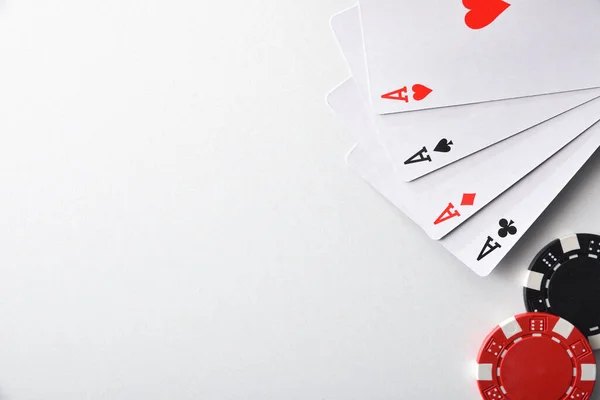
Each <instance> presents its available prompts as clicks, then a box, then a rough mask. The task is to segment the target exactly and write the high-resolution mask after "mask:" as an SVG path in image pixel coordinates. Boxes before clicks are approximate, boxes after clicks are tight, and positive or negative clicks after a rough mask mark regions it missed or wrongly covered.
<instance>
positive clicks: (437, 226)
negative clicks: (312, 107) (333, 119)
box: [329, 80, 600, 239]
mask: <svg viewBox="0 0 600 400" xmlns="http://www.w3.org/2000/svg"><path fill="white" fill-rule="evenodd" d="M329 104H330V105H331V107H332V108H333V109H334V110H335V112H336V113H337V114H338V115H340V117H341V118H342V119H344V120H345V121H346V123H347V124H348V125H360V124H363V125H364V121H368V124H369V129H368V130H369V131H372V132H375V131H376V127H375V124H374V122H373V119H372V113H371V112H369V110H368V108H367V106H366V104H365V103H364V102H363V100H362V98H361V96H360V93H359V91H358V88H357V86H356V84H355V83H354V82H353V81H352V80H349V81H347V82H346V83H344V84H342V85H341V86H340V87H338V88H337V89H336V90H334V91H333V92H332V93H331V94H330V96H329ZM599 119H600V99H597V100H593V101H591V102H589V103H586V104H584V105H582V106H581V107H578V108H577V109H575V110H573V111H570V112H568V113H565V114H562V115H560V116H558V117H556V118H554V119H552V120H550V121H547V122H545V123H543V124H540V125H538V126H536V127H534V128H532V129H529V130H528V131H526V132H523V133H522V134H520V135H517V136H514V137H512V138H510V139H507V140H505V141H503V142H501V143H499V144H497V145H496V146H494V147H492V148H488V149H485V150H482V151H480V152H478V153H476V154H474V155H473V156H471V157H469V158H468V159H464V160H461V161H459V162H456V163H454V164H452V165H450V166H448V167H446V168H444V169H442V170H440V171H438V172H437V173H436V174H433V175H428V176H425V177H423V178H421V179H419V180H416V181H413V182H411V183H410V184H408V186H407V196H406V198H405V199H403V202H404V203H403V204H404V208H405V210H406V213H407V214H408V215H409V216H410V217H411V218H412V219H413V220H414V221H415V222H416V223H418V224H419V225H420V226H421V227H422V228H423V229H424V230H425V232H426V233H427V234H428V235H429V236H430V237H431V238H433V239H440V238H442V237H444V236H445V235H447V234H448V233H450V232H451V231H452V230H454V229H455V228H456V227H458V226H459V225H461V224H462V223H463V222H464V221H466V220H468V219H469V218H470V217H471V216H473V215H475V214H476V213H477V212H478V211H479V210H481V209H482V208H483V207H484V206H486V205H487V204H489V203H490V202H491V201H492V200H494V199H495V198H496V197H498V196H499V195H500V194H502V193H503V192H504V191H506V190H507V189H509V188H510V187H511V186H512V185H514V184H515V183H516V182H518V181H519V180H520V179H521V178H522V177H524V176H526V175H527V174H529V173H530V172H532V171H533V170H534V169H535V168H537V167H538V166H539V165H540V164H542V163H543V162H544V161H545V160H547V159H548V158H550V157H552V155H553V154H555V153H556V152H557V151H558V150H559V149H561V148H562V147H564V146H565V145H567V144H568V143H569V142H571V141H572V140H573V139H575V138H576V137H577V136H579V135H580V134H581V133H582V132H584V131H585V130H586V129H588V128H589V127H590V126H592V125H593V124H594V123H595V122H596V121H598V120H599ZM363 120H364V121H363Z"/></svg>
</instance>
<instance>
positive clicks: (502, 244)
mask: <svg viewBox="0 0 600 400" xmlns="http://www.w3.org/2000/svg"><path fill="white" fill-rule="evenodd" d="M329 102H330V105H331V106H332V108H333V110H334V112H335V113H336V115H337V116H338V118H340V120H341V121H342V122H343V123H344V124H345V125H346V126H347V127H348V128H349V129H350V130H351V131H352V132H353V134H354V135H356V137H357V138H358V144H357V146H356V147H355V149H354V150H353V151H352V152H351V153H350V154H349V156H348V164H349V165H350V167H351V168H353V169H354V170H355V171H356V172H357V173H358V174H359V175H360V176H361V177H362V178H363V179H365V181H366V182H368V183H369V184H370V185H371V186H372V187H373V188H374V189H376V190H377V191H379V192H380V193H381V194H382V195H383V196H384V197H386V198H387V199H388V200H389V201H390V202H391V203H392V204H394V205H395V206H396V207H398V208H399V209H400V210H401V211H403V212H404V213H406V214H407V215H408V216H409V217H411V218H412V213H411V210H410V207H411V206H412V204H413V203H412V202H411V201H410V199H411V198H413V196H415V193H414V190H413V189H414V187H413V186H414V182H413V183H411V182H404V181H403V180H402V179H400V178H399V177H398V176H397V174H396V172H395V171H394V168H393V166H392V164H391V162H390V161H389V159H388V158H387V157H386V154H385V151H384V149H383V148H382V147H381V146H380V144H379V143H378V141H377V137H376V136H377V132H376V128H375V125H374V124H373V121H372V118H371V115H370V114H369V111H368V110H367V108H366V107H365V105H364V102H363V101H362V99H361V98H360V96H359V94H358V89H357V87H356V86H355V85H354V84H353V83H352V81H348V82H346V83H345V84H343V85H342V86H340V87H339V88H338V89H336V90H335V91H334V92H332V94H331V95H330V97H329ZM579 111H581V110H579ZM573 113H576V111H573ZM598 146H600V125H598V124H595V125H593V126H592V127H590V129H588V130H586V131H585V132H583V134H581V135H579V136H577V137H576V138H575V139H574V140H573V141H572V142H570V143H569V144H567V145H566V146H565V147H564V148H563V149H561V150H559V151H558V152H557V153H556V154H555V155H554V156H552V157H551V158H549V159H548V160H547V161H546V162H544V163H543V164H542V165H541V166H539V167H538V168H536V169H534V170H533V171H532V172H531V173H529V174H527V175H526V176H525V177H523V178H522V179H521V180H520V181H519V182H517V183H516V184H515V185H513V186H512V187H511V188H509V189H508V190H507V191H506V192H505V193H504V194H502V195H501V196H499V197H497V198H496V199H495V200H493V201H492V202H491V203H490V204H488V205H487V206H486V207H485V208H483V209H482V210H481V211H480V212H478V213H477V214H475V215H474V216H473V217H472V218H471V219H469V220H468V221H466V222H465V223H464V224H462V225H461V226H460V227H459V228H458V229H456V230H454V231H453V232H451V233H450V234H449V235H447V236H445V237H444V238H442V239H441V240H440V243H441V244H442V245H443V246H444V247H445V248H446V249H447V250H448V251H450V252H451V253H452V254H454V255H455V256H456V257H457V258H458V259H460V260H461V261H462V262H463V263H465V264H466V265H467V266H469V268H471V269H472V270H473V271H475V272H476V273H477V274H479V275H481V276H485V275H488V274H489V273H490V272H491V271H492V270H493V269H494V268H495V267H496V266H497V265H498V264H499V263H500V261H501V260H502V259H503V258H504V256H505V255H506V254H507V253H508V252H509V251H510V250H511V249H512V247H513V246H514V245H515V244H516V243H517V242H518V240H519V239H520V238H521V237H522V235H523V234H524V233H525V232H526V231H527V230H528V229H529V227H531V225H532V224H533V223H534V222H535V220H536V219H537V218H538V217H539V216H540V215H541V213H542V212H543V211H544V210H545V209H546V208H547V206H548V205H549V204H550V203H551V201H552V200H553V199H554V198H555V197H556V196H557V195H558V194H559V193H560V191H561V190H562V188H564V186H566V184H567V183H568V182H569V181H570V180H571V178H572V177H573V176H574V175H575V174H576V173H577V171H578V170H579V169H580V168H581V167H582V166H583V165H584V163H585V162H586V161H587V160H588V159H589V157H590V156H591V155H592V154H593V153H594V151H595V150H596V149H597V148H598ZM482 153H483V152H482ZM459 164H460V163H456V165H459ZM457 172H458V171H457ZM424 179H427V178H424Z"/></svg>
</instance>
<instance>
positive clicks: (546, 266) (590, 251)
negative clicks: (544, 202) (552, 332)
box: [523, 234, 600, 350]
mask: <svg viewBox="0 0 600 400" xmlns="http://www.w3.org/2000/svg"><path fill="white" fill-rule="evenodd" d="M523 297H524V299H525V307H526V308H527V311H529V312H545V313H550V314H554V315H557V316H559V317H561V318H564V319H565V320H567V321H570V322H571V323H572V324H573V325H575V326H576V327H577V328H578V329H579V330H580V331H581V332H583V333H584V334H585V335H586V336H587V337H588V340H589V341H590V345H591V347H592V348H593V349H595V350H598V349H600V236H598V235H592V234H577V235H570V236H566V237H563V238H561V239H557V240H555V241H553V242H552V243H550V244H549V245H548V246H546V247H545V248H544V249H543V250H542V251H540V252H539V253H538V255H537V256H536V257H535V259H534V260H533V262H532V263H531V265H530V266H529V271H528V274H527V279H526V281H525V286H524V289H523Z"/></svg>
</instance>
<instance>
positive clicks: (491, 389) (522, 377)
mask: <svg viewBox="0 0 600 400" xmlns="http://www.w3.org/2000/svg"><path fill="white" fill-rule="evenodd" d="M595 383H596V358H595V357H594V353H593V352H592V349H591V348H590V345H589V343H588V341H587V339H586V337H585V336H584V335H583V334H582V333H581V332H580V331H579V330H577V328H575V327H574V326H573V324H571V323H570V322H568V321H567V320H564V319H562V318H560V317H557V316H555V315H551V314H545V313H526V314H521V315H517V316H515V317H512V318H510V319H507V320H506V321H504V322H502V323H501V324H500V325H499V326H497V327H496V328H495V329H494V330H493V331H492V333H490V334H489V335H488V337H487V338H486V339H485V341H484V342H483V345H482V347H481V349H480V350H479V355H478V357H477V384H478V386H479V391H480V392H481V395H482V397H483V398H484V399H485V400H563V399H564V400H567V399H569V400H573V399H577V400H587V399H589V397H590V396H591V394H592V391H593V390H594V385H595Z"/></svg>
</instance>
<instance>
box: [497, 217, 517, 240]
mask: <svg viewBox="0 0 600 400" xmlns="http://www.w3.org/2000/svg"><path fill="white" fill-rule="evenodd" d="M514 223H515V222H514V221H513V220H511V221H510V222H508V220H507V219H504V218H502V219H501V220H500V230H499V231H498V235H500V237H501V238H505V237H507V236H508V235H511V236H512V235H516V234H517V227H516V226H514Z"/></svg>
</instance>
